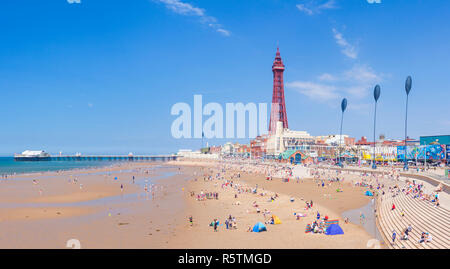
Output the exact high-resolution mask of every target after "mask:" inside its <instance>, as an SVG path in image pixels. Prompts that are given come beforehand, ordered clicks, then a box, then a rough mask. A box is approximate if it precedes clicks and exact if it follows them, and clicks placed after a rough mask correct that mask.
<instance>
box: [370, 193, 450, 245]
mask: <svg viewBox="0 0 450 269" xmlns="http://www.w3.org/2000/svg"><path fill="white" fill-rule="evenodd" d="M380 198H381V201H380ZM380 198H379V199H378V214H379V218H378V223H379V226H380V229H381V231H380V232H381V233H382V235H383V236H384V237H385V238H386V239H388V240H389V241H388V242H387V244H388V246H389V247H390V248H408V249H448V248H449V247H450V232H449V229H450V211H448V210H447V209H445V208H442V207H434V205H433V204H432V203H430V202H427V201H421V200H418V199H415V198H412V197H411V196H410V195H406V194H405V193H403V192H399V194H398V195H396V196H395V197H392V194H391V193H390V192H388V193H386V194H385V195H383V196H380ZM392 203H394V204H395V205H396V209H395V210H391V207H392ZM402 210H403V211H404V213H405V216H404V217H402V216H401V211H402ZM409 224H411V226H412V228H413V229H412V231H411V232H410V233H409V240H399V238H400V235H401V233H402V231H404V230H405V229H406V228H407V227H408V225H409ZM392 230H395V231H396V232H397V239H396V242H395V244H394V245H391V242H392V239H391V238H392ZM422 232H429V233H430V234H431V235H432V237H433V240H432V242H430V243H426V244H420V243H418V241H419V239H420V236H421V233H422Z"/></svg>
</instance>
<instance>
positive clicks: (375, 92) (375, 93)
mask: <svg viewBox="0 0 450 269" xmlns="http://www.w3.org/2000/svg"><path fill="white" fill-rule="evenodd" d="M380 94H381V88H380V85H377V86H375V89H374V90H373V98H374V99H375V114H374V117H373V161H372V168H373V169H377V165H376V160H375V152H376V147H377V146H376V144H377V138H376V133H375V128H376V123H377V103H378V99H379V98H380Z"/></svg>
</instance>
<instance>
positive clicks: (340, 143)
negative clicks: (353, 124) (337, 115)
mask: <svg viewBox="0 0 450 269" xmlns="http://www.w3.org/2000/svg"><path fill="white" fill-rule="evenodd" d="M345 109H347V98H344V99H342V102H341V111H342V116H341V131H340V133H339V166H342V164H341V147H342V123H343V122H344V112H345Z"/></svg>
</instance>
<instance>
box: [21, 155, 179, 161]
mask: <svg viewBox="0 0 450 269" xmlns="http://www.w3.org/2000/svg"><path fill="white" fill-rule="evenodd" d="M176 159H177V155H58V156H46V157H43V158H39V157H33V158H30V157H18V156H16V157H14V160H16V161H110V162H113V161H121V162H138V161H163V162H165V161H174V160H176Z"/></svg>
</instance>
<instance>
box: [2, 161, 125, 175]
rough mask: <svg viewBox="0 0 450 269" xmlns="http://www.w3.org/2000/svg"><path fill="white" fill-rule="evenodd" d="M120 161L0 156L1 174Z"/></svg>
mask: <svg viewBox="0 0 450 269" xmlns="http://www.w3.org/2000/svg"><path fill="white" fill-rule="evenodd" d="M115 163H119V161H104V160H103V161H101V160H93V161H77V160H68V161H31V162H27V161H15V160H14V157H0V175H5V174H7V175H11V174H26V173H36V172H51V171H60V170H72V169H80V168H91V167H104V166H109V165H112V164H115Z"/></svg>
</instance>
